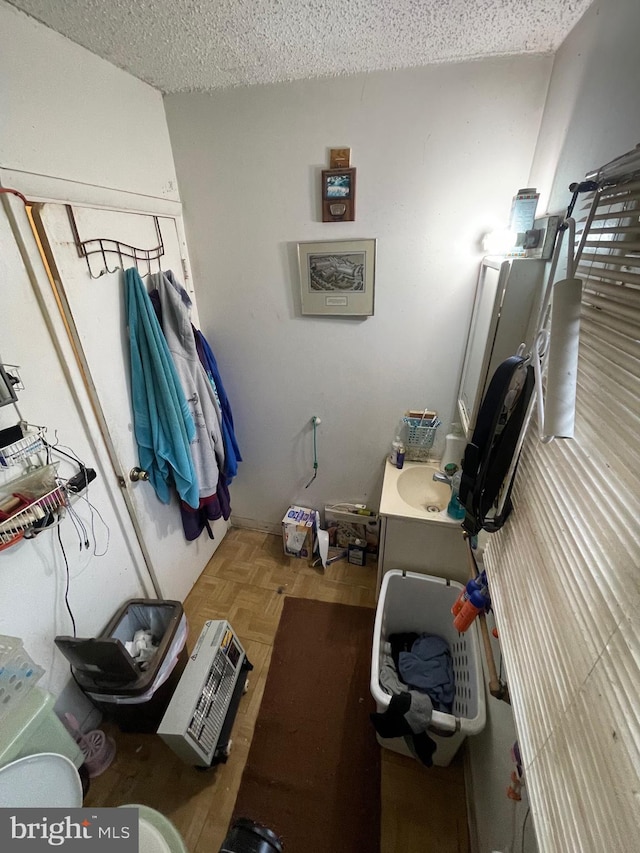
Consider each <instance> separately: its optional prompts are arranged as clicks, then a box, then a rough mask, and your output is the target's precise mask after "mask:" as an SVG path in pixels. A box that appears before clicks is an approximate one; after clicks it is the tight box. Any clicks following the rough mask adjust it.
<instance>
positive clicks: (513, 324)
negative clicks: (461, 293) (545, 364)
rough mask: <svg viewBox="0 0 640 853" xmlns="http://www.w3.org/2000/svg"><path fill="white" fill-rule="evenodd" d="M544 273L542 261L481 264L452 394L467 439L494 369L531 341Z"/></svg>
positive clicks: (506, 260)
mask: <svg viewBox="0 0 640 853" xmlns="http://www.w3.org/2000/svg"><path fill="white" fill-rule="evenodd" d="M544 269H545V262H544V261H541V260H535V259H531V258H502V257H486V258H484V259H483V261H482V264H481V267H480V275H479V277H478V285H477V288H476V296H475V302H474V306H473V314H472V317H471V324H470V327H469V336H468V338H467V348H466V350H465V356H464V362H463V366H462V374H461V378H460V386H459V390H458V414H459V417H460V422H461V424H462V427H463V429H464V431H465V433H466V435H467V438H470V437H471V434H472V432H473V428H474V426H475V422H476V417H477V414H478V409H479V408H480V403H481V402H482V398H483V396H484V392H485V391H486V388H487V385H488V384H489V382H490V380H491V377H492V376H493V374H494V372H495V370H496V368H497V367H498V365H499V364H500V363H501V362H503V361H504V360H505V359H506V358H509V356H511V355H515V354H516V351H517V349H518V347H519V346H520V344H521V343H526V344H527V346H531V344H532V342H533V341H532V338H533V334H534V326H535V321H536V319H537V314H538V310H539V306H540V300H541V295H542V287H543V275H544Z"/></svg>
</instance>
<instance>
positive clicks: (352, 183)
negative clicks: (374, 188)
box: [322, 169, 356, 222]
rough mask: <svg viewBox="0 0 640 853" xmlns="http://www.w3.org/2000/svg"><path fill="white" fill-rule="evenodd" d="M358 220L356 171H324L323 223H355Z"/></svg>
mask: <svg viewBox="0 0 640 853" xmlns="http://www.w3.org/2000/svg"><path fill="white" fill-rule="evenodd" d="M355 218H356V170H355V169H323V170H322V221H323V222H353V221H354V220H355Z"/></svg>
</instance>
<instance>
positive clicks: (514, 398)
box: [459, 355, 534, 536]
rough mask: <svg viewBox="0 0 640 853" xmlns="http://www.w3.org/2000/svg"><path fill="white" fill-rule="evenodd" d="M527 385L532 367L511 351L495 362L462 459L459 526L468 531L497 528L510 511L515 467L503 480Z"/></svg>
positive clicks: (521, 417)
mask: <svg viewBox="0 0 640 853" xmlns="http://www.w3.org/2000/svg"><path fill="white" fill-rule="evenodd" d="M533 389H534V374H533V368H532V367H531V366H527V365H526V360H525V359H524V358H523V357H521V356H515V355H514V356H511V357H510V358H508V359H506V360H505V361H503V362H502V364H500V365H498V367H497V369H496V371H495V373H494V374H493V377H492V379H491V382H490V383H489V387H488V388H487V391H486V393H485V396H484V399H483V400H482V404H481V406H480V411H479V412H478V417H477V419H476V426H475V429H474V431H473V436H472V438H471V441H470V442H469V444H467V447H466V449H465V453H464V459H463V461H462V478H461V480H460V493H459V499H460V503H461V504H462V505H463V506H464V508H465V513H466V514H465V519H464V521H463V523H462V527H463V528H464V530H466V532H467V533H468V534H469V535H470V536H475V535H476V534H477V533H479V532H480V530H487V531H488V532H490V533H493V532H495V531H496V530H499V529H500V528H501V527H502V525H503V524H504V522H505V521H506V519H507V518H508V516H509V514H510V512H511V510H512V503H511V489H512V486H513V480H514V478H515V467H514V471H513V476H512V477H511V480H510V482H509V483H506V482H505V478H506V476H507V474H508V473H509V469H510V467H511V462H512V460H513V456H514V453H516V451H518V445H519V439H520V435H521V432H522V428H523V425H524V421H525V418H526V416H527V412H528V410H529V402H530V400H531V394H532V393H533ZM504 489H506V490H507V492H506V495H505V496H504V500H503V499H502V495H503V492H504Z"/></svg>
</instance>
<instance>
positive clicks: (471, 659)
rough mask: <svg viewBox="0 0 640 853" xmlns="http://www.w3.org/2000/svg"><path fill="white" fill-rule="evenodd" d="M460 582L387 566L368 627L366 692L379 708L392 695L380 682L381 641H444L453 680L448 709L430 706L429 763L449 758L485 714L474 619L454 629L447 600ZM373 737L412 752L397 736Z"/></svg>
mask: <svg viewBox="0 0 640 853" xmlns="http://www.w3.org/2000/svg"><path fill="white" fill-rule="evenodd" d="M462 588H463V587H462V585H461V584H459V583H456V582H455V581H449V580H445V579H443V578H435V577H431V575H420V574H416V573H415V572H403V571H400V570H397V569H394V570H393V571H390V572H387V574H386V575H385V576H384V578H383V581H382V587H381V589H380V598H379V599H378V607H377V610H376V621H375V626H374V630H373V648H372V652H371V695H372V696H373V698H374V699H375V701H376V705H377V710H378V713H383V712H384V711H385V710H386V709H387V708H388V707H389V702H390V701H391V696H390V694H389V693H387V692H386V691H385V690H384V688H383V687H382V685H381V684H380V666H381V662H382V654H383V652H384V643H386V642H387V639H388V637H389V636H390V635H391V634H396V633H400V632H403V633H404V632H412V633H418V634H421V633H427V634H437V635H438V636H440V637H443V638H444V639H445V640H446V641H447V642H448V643H449V646H450V648H451V655H452V657H453V670H454V675H455V682H456V685H455V700H454V703H453V713H452V714H445V713H443V712H441V711H434V712H433V717H432V720H431V726H430V728H429V737H431V738H433V740H434V741H435V742H436V744H437V748H436V751H435V752H434V754H433V763H434V764H437V765H438V766H440V767H446V766H447V765H448V764H449V763H450V762H451V760H452V758H453V757H454V755H455V754H456V752H457V751H458V749H459V747H460V745H461V744H462V742H463V741H464V739H465V737H467V735H474V734H478V733H479V732H481V731H482V730H483V728H484V725H485V719H486V707H485V697H484V679H483V676H482V664H481V660H480V644H479V642H478V633H477V626H476V624H475V623H474V624H473V625H472V626H471V628H470V629H469V630H468V631H467V632H466V633H465V634H459V633H458V632H457V631H456V629H455V628H454V627H453V616H452V615H451V606H452V604H453V603H454V601H455V600H456V598H457V597H458V594H459V593H460V590H461V589H462ZM434 730H437V731H438V732H441V733H442V734H437V733H436V731H434ZM378 741H379V743H380V744H381V745H382V746H384V747H385V748H386V749H391V750H394V751H395V752H400V753H402V754H403V755H409V756H411V757H412V758H413V757H415V756H414V755H413V753H412V752H411V751H410V750H409V748H408V747H407V745H406V743H405V740H404V738H402V737H398V738H382V737H380V736H379V735H378Z"/></svg>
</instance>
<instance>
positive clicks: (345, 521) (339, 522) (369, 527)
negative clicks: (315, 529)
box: [324, 507, 380, 556]
mask: <svg viewBox="0 0 640 853" xmlns="http://www.w3.org/2000/svg"><path fill="white" fill-rule="evenodd" d="M324 526H325V529H326V530H327V532H328V533H329V545H334V546H335V547H337V548H348V547H349V545H353V544H354V543H355V541H356V540H357V539H364V541H365V542H366V543H367V554H372V555H374V556H375V555H377V553H378V541H379V538H380V533H379V523H378V516H377V515H360V514H359V513H357V512H348V511H343V510H334V509H332V508H331V507H325V508H324Z"/></svg>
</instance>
